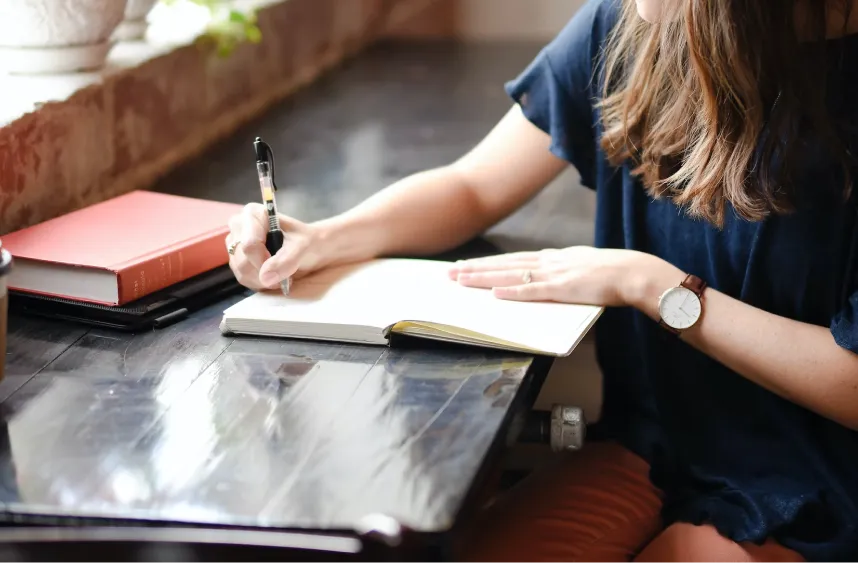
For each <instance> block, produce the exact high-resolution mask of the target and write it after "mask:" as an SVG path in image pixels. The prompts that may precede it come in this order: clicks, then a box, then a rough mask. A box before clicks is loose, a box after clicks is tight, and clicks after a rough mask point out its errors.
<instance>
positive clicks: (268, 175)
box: [253, 137, 292, 295]
mask: <svg viewBox="0 0 858 563" xmlns="http://www.w3.org/2000/svg"><path fill="white" fill-rule="evenodd" d="M253 148H254V149H255V150H256V172H257V173H258V174H259V187H260V189H261V190H262V204H263V205H264V206H265V212H266V213H267V214H268V233H267V234H266V235H265V248H267V249H268V252H269V254H271V256H274V255H275V254H277V251H279V250H280V249H281V248H282V247H283V240H284V236H283V231H282V230H281V229H280V219H279V217H278V216H277V202H276V201H275V200H274V192H276V191H277V184H276V183H275V181H274V153H273V152H272V151H271V147H269V146H268V144H267V143H266V142H265V141H263V140H262V139H261V138H259V137H256V140H255V141H254V142H253ZM291 286H292V280H291V278H286V279H285V280H282V281H281V282H280V289H282V290H283V294H284V295H289V290H290V288H291Z"/></svg>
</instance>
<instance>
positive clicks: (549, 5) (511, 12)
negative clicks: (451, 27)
mask: <svg viewBox="0 0 858 563" xmlns="http://www.w3.org/2000/svg"><path fill="white" fill-rule="evenodd" d="M583 3H584V0H459V14H458V20H459V21H458V31H459V35H460V36H461V37H463V38H466V39H520V40H536V41H547V40H549V39H551V38H552V37H554V35H556V34H557V32H559V31H560V30H561V29H562V28H563V26H564V24H566V22H567V21H569V18H571V17H572V15H573V14H574V13H575V11H576V10H577V9H578V8H579V7H580V6H581V5H582V4H583Z"/></svg>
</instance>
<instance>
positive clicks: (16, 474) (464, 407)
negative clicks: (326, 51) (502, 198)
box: [0, 44, 589, 559]
mask: <svg viewBox="0 0 858 563" xmlns="http://www.w3.org/2000/svg"><path fill="white" fill-rule="evenodd" d="M535 51H536V46H528V45H524V46H503V45H495V46H461V45H444V44H438V45H432V44H428V45H402V44H390V45H383V46H379V47H377V48H375V49H373V50H372V51H371V52H369V53H367V54H365V55H363V56H362V57H361V58H359V59H358V60H357V61H355V62H353V63H351V64H350V65H349V66H348V67H346V68H344V69H342V70H340V71H337V72H336V73H334V74H333V75H332V76H331V77H329V78H326V79H325V80H323V81H322V82H320V83H318V84H316V85H314V86H313V87H311V88H310V89H308V90H306V91H304V92H301V93H300V94H299V95H298V96H296V97H295V99H294V100H290V101H289V102H288V103H285V104H283V105H282V106H281V107H278V108H276V109H275V110H273V111H271V112H270V113H269V114H268V115H266V116H265V117H264V118H263V119H261V120H260V121H259V122H257V123H253V124H251V125H249V126H247V127H245V128H243V129H242V130H241V131H239V132H238V133H237V134H235V135H234V136H233V137H232V138H231V139H229V140H227V141H226V142H224V143H221V144H219V145H218V146H216V147H213V148H212V149H211V150H210V151H208V152H207V153H206V154H205V155H204V156H203V157H201V158H200V159H197V160H196V161H194V162H191V163H188V164H187V165H186V166H183V167H182V168H181V169H179V170H177V171H176V172H175V173H173V174H171V175H170V176H169V177H168V178H165V179H164V180H163V181H162V182H161V183H159V184H158V185H157V186H156V187H155V188H154V189H156V190H160V191H166V192H171V193H178V194H184V195H190V196H196V197H203V198H210V199H217V200H223V201H234V202H245V201H252V200H255V199H256V198H257V197H258V187H257V184H256V177H255V171H254V167H253V152H252V146H251V142H252V139H253V138H254V137H255V136H256V135H261V136H263V137H264V138H265V139H266V140H267V141H268V142H269V143H270V144H272V146H273V148H274V150H275V154H276V156H277V158H278V161H277V164H278V166H277V172H278V183H279V184H280V186H281V188H282V189H281V191H280V193H279V195H278V197H279V201H278V203H279V206H280V209H281V211H282V212H285V213H289V214H292V215H294V216H296V217H298V218H301V219H304V220H314V219H318V218H321V217H325V216H328V215H330V214H332V213H336V212H338V211H341V210H343V209H346V208H348V207H350V206H351V205H353V204H355V203H357V202H359V201H360V200H362V199H363V198H365V197H366V196H368V195H369V194H371V193H372V192H374V191H375V190H378V189H379V188H381V187H383V186H384V185H386V184H388V183H390V182H391V181H393V180H395V179H398V178H400V177H402V176H404V175H406V174H408V173H411V172H414V171H417V170H421V169H425V168H428V167H431V166H436V165H440V164H443V163H446V162H449V161H450V160H452V159H454V158H456V157H457V156H459V155H460V154H462V153H463V152H464V151H466V150H467V149H468V148H470V146H472V145H473V144H474V143H475V142H477V141H478V140H479V138H480V137H481V136H482V135H483V134H485V132H486V131H487V130H488V129H489V128H490V127H491V126H492V124H493V123H494V122H495V121H496V120H497V118H498V117H499V116H500V115H502V114H503V112H504V111H505V110H506V109H507V108H508V107H509V102H508V100H507V99H506V97H505V95H504V93H503V90H502V84H503V82H504V80H506V79H509V78H511V77H513V76H515V74H516V73H517V72H518V71H519V70H520V69H521V68H522V67H523V66H524V65H525V64H527V62H528V61H529V60H530V58H531V57H532V56H533V54H534V53H535ZM572 183H574V182H572ZM576 197H581V196H580V195H575V193H574V190H573V189H571V188H570V183H569V182H566V183H563V184H562V185H555V186H552V187H551V188H549V189H548V190H546V193H545V194H543V195H542V196H540V198H537V200H535V201H534V202H531V204H530V205H529V206H528V207H527V208H526V209H525V210H523V211H522V212H520V213H519V214H517V215H516V216H515V217H513V218H511V219H510V220H509V221H508V222H506V223H505V224H504V225H501V226H500V227H498V229H496V230H495V232H494V236H495V242H497V241H500V244H499V246H500V247H501V248H504V249H512V248H515V247H521V246H534V245H539V244H541V243H543V242H545V243H548V242H547V241H549V240H550V241H552V242H550V243H549V244H558V243H563V242H568V241H569V239H570V238H575V237H576V236H577V237H578V238H582V235H581V233H586V219H585V218H586V217H588V216H589V207H588V205H589V203H588V202H587V201H585V200H582V201H583V203H582V202H578V204H577V205H576V203H575V202H576V199H575V198H576ZM564 206H566V207H568V208H569V209H570V212H569V214H567V215H566V217H565V218H564V219H560V218H559V217H557V216H555V215H552V213H557V211H556V210H557V209H558V207H564ZM549 209H550V210H551V211H550V212H546V210H549ZM576 213H577V215H576ZM576 217H577V218H578V219H576ZM552 230H554V231H556V232H552ZM516 232H518V233H519V234H520V235H521V236H518V237H516V236H515V233H516ZM557 233H560V234H561V235H562V236H561V237H560V239H561V240H559V242H558V237H557V236H555V235H556V234H557ZM490 234H491V233H490ZM564 236H565V241H564V240H562V239H563V237H564ZM587 236H589V233H586V234H584V235H583V237H587ZM585 240H586V239H585ZM511 241H513V242H511ZM238 298H240V296H236V297H235V298H233V299H231V300H228V301H227V302H223V303H218V304H217V305H215V306H212V307H209V308H207V309H205V310H203V311H200V312H197V313H196V314H194V315H193V316H191V317H190V318H188V319H186V320H184V321H182V322H180V323H179V324H176V325H173V326H171V327H168V328H166V329H162V330H157V331H152V332H146V333H142V334H135V335H130V334H123V333H117V332H111V331H108V330H104V329H89V328H86V327H83V326H77V325H71V324H63V323H60V322H52V321H46V320H39V319H32V318H22V317H17V316H12V317H11V318H10V322H9V327H10V334H9V342H8V356H7V359H6V373H7V375H6V378H5V380H4V381H3V382H2V383H0V401H2V404H0V412H2V416H0V423H2V428H0V440H2V443H0V501H1V502H2V507H0V508H2V511H3V515H4V516H5V518H6V520H7V521H8V522H9V523H15V522H20V523H27V524H41V525H47V526H65V525H74V527H72V528H66V529H65V530H66V531H63V529H48V530H41V531H38V530H37V532H39V533H42V534H43V535H42V536H38V535H35V536H34V535H33V534H34V533H36V532H33V531H32V530H30V531H29V532H26V531H22V530H20V529H19V530H13V532H14V534H17V535H13V536H10V535H9V533H10V531H9V530H8V529H6V530H3V529H0V545H2V543H3V542H4V541H8V540H10V539H11V540H14V541H15V542H17V543H13V544H7V546H8V545H13V546H18V547H22V546H23V547H27V548H28V549H31V548H32V547H33V546H34V545H43V543H42V540H44V539H45V538H46V537H53V538H54V539H57V538H59V537H60V536H65V539H69V538H74V539H78V540H81V538H82V537H83V536H84V535H86V534H89V536H88V537H87V538H86V539H87V541H92V542H94V543H93V544H91V545H90V544H86V545H88V546H89V549H93V547H92V546H103V545H105V543H104V541H102V540H105V539H109V538H108V537H107V536H106V535H104V534H111V533H112V534H114V537H112V539H114V540H122V541H119V542H118V543H119V544H120V545H131V544H133V545H135V546H136V547H138V548H139V547H141V546H145V545H149V546H151V545H153V544H151V543H147V542H149V541H151V542H154V545H158V546H160V547H164V546H173V547H174V548H177V549H178V548H181V549H191V550H192V551H180V552H176V551H168V552H166V553H167V555H166V557H167V558H170V557H183V558H187V557H193V556H194V555H193V554H194V553H195V554H196V556H199V553H200V552H199V551H195V550H198V549H199V548H200V546H201V545H210V544H211V542H212V541H214V544H212V545H216V546H217V548H216V549H215V551H216V552H217V553H219V554H220V555H221V556H224V557H226V558H229V557H230V555H229V554H230V553H232V557H242V558H244V557H248V556H249V557H253V558H257V557H258V558H265V557H266V554H265V553H263V552H250V551H239V552H229V551H225V549H226V547H225V546H228V545H229V544H231V543H235V544H238V545H240V546H242V545H243V546H248V545H256V546H257V547H267V548H275V549H274V551H273V552H272V553H274V554H275V555H274V557H280V558H281V559H283V558H286V557H284V555H283V553H284V552H282V551H281V550H280V549H279V547H280V546H286V545H289V546H292V547H296V546H301V545H304V546H305V547H306V548H307V549H308V550H309V551H304V552H299V553H300V555H299V556H298V557H299V558H303V559H308V558H310V557H309V555H312V553H314V552H315V547H313V546H315V545H316V544H312V546H310V547H307V546H308V544H307V542H308V541H310V540H307V537H306V536H303V535H301V534H294V533H293V535H287V536H282V535H278V533H280V532H283V533H287V532H289V531H292V532H295V531H301V530H316V531H322V532H326V533H327V534H328V535H327V536H325V538H326V539H327V540H328V543H326V544H325V546H323V547H321V548H320V550H321V551H322V552H326V553H327V556H328V557H332V554H339V555H343V556H351V555H358V556H360V553H353V552H360V551H361V550H362V549H363V550H364V551H363V555H364V556H369V555H367V554H368V553H370V552H368V551H366V548H367V546H368V545H371V544H372V541H373V540H374V539H380V540H381V543H384V541H389V540H391V539H393V540H396V538H397V534H396V528H395V526H394V528H393V529H389V528H388V527H387V526H388V525H390V524H391V523H392V522H394V521H395V522H396V523H398V524H399V525H402V526H404V527H405V529H406V530H407V531H408V532H407V533H406V534H405V535H404V536H402V537H403V538H405V539H406V540H407V542H411V541H414V542H416V543H415V544H414V545H418V547H417V549H418V552H419V553H422V554H423V555H425V556H428V557H451V556H452V555H451V551H450V548H451V545H452V544H451V541H452V537H453V535H454V534H453V533H454V532H456V531H458V530H460V529H464V528H465V527H466V525H467V519H468V514H469V513H471V512H472V511H473V510H475V509H477V508H478V506H479V501H480V500H481V498H482V497H481V495H482V494H483V493H484V489H485V488H486V486H487V485H488V483H489V482H490V479H489V477H490V475H491V474H492V473H493V472H495V471H497V469H498V467H499V460H500V455H501V453H502V450H503V448H504V446H505V445H506V444H507V443H508V442H509V441H511V440H514V439H515V436H516V432H517V430H518V428H519V423H520V421H521V419H522V417H523V416H524V415H526V413H527V411H528V409H529V408H530V407H531V405H532V403H533V401H534V400H535V398H536V395H537V393H538V391H539V387H540V385H541V382H542V379H543V378H544V376H545V374H546V372H547V368H548V364H549V362H546V361H545V360H542V359H539V358H536V359H534V358H529V357H522V356H519V355H512V354H503V353H497V352H490V351H483V350H475V349H462V348H444V347H436V346H433V347H430V348H426V347H419V348H410V347H408V346H404V347H402V348H398V347H394V348H381V347H360V346H339V345H328V344H321V343H310V342H296V341H273V340H264V339H250V338H238V339H232V338H226V337H224V336H222V335H221V334H220V332H219V331H218V329H217V324H218V321H219V319H220V316H221V313H222V311H223V309H224V308H225V307H226V306H228V305H229V304H230V303H231V302H232V301H234V300H235V299H238ZM373 515H375V518H376V520H372V518H373V517H374V516H373ZM367 518H369V520H367ZM386 518H392V519H393V520H386ZM81 524H87V525H88V526H86V527H80V525H81ZM105 524H109V525H115V524H121V525H124V526H128V528H125V529H126V530H130V529H132V528H134V529H135V530H136V533H138V534H141V535H139V536H133V535H129V534H128V533H126V534H125V535H122V534H121V533H120V536H121V537H116V536H115V534H116V533H117V532H116V531H115V530H114V531H112V532H111V531H109V530H100V528H99V527H100V526H102V525H105ZM153 526H154V527H155V528H154V529H153ZM183 526H193V527H194V528H195V529H194V530H184V535H182V534H180V535H179V536H177V537H178V538H179V541H178V542H177V540H176V537H174V536H171V537H172V540H170V539H168V538H166V537H165V536H163V534H165V533H168V532H169V533H172V532H170V530H173V531H174V530H175V528H176V527H179V528H180V529H181V527H183ZM365 526H369V527H370V529H376V531H385V532H384V533H378V534H375V535H373V534H370V535H363V536H361V535H360V534H356V531H357V532H359V531H360V530H361V529H362V527H365ZM164 527H168V528H169V529H168V530H165V529H164ZM373 527H374V528H373ZM259 529H265V530H268V531H270V533H268V534H265V535H249V534H253V533H254V531H258V530H259ZM68 530H72V531H68ZM99 530H100V531H99ZM200 530H202V532H201V531H200ZM206 530H208V531H209V532H210V531H211V530H218V532H217V533H216V534H215V536H214V537H216V538H217V539H216V540H211V536H206V537H207V538H209V539H208V540H206V539H204V538H202V537H199V536H198V535H194V534H200V533H205V532H206ZM278 531H279V532H278ZM25 532H26V534H29V535H26V534H25ZM4 534H6V535H4ZM21 534H25V535H21ZM99 534H101V535H99ZM158 534H161V535H158ZM229 534H243V535H239V536H236V537H232V536H230V535H229ZM355 537H357V538H358V540H359V541H358V543H357V544H355V543H354V542H352V543H348V542H349V541H351V540H352V539H353V538H355ZM135 538H136V539H140V540H142V543H139V544H135V543H134V542H133V541H130V540H134V539H135ZM403 541H405V540H403ZM123 542H124V543H123ZM183 542H185V543H186V544H187V545H184V544H183ZM338 542H339V543H338ZM360 542H364V543H360ZM407 542H406V544H402V545H400V546H399V547H403V545H410V544H408V543H407ZM108 543H109V542H108ZM311 543H312V542H311ZM394 543H395V541H394ZM78 545H81V544H78ZM176 546H179V547H176ZM61 549H68V550H67V551H60V552H58V556H60V557H63V558H70V557H73V555H72V554H73V552H72V551H70V549H71V548H70V547H68V546H65V545H64V544H63V547H62V548H61ZM27 553H31V552H30V551H18V552H15V551H12V552H9V551H5V552H4V551H2V549H0V558H7V557H6V556H8V558H16V557H21V556H22V554H24V555H26V554H27ZM95 553H96V552H94V551H88V552H86V551H85V552H84V555H82V556H85V555H89V556H93V557H97V556H96V555H95ZM98 553H101V552H98ZM134 553H136V554H138V555H139V552H134ZM177 553H178V555H177ZM373 553H375V556H377V555H378V552H373ZM128 554H129V552H128V551H118V552H113V553H112V554H111V556H115V557H126V556H128ZM163 554H164V552H163V551H159V552H152V551H146V552H145V557H147V558H159V557H160V556H162V555H163ZM189 554H191V555H189ZM236 554H237V555H236ZM308 554H309V555H308ZM427 554H428V555H427ZM55 555H56V554H55ZM108 557H109V556H108ZM206 557H207V558H211V554H208V555H207V556H206Z"/></svg>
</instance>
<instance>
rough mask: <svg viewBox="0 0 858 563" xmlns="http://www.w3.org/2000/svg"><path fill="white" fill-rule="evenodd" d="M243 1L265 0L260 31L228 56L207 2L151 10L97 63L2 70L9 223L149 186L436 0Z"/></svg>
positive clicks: (11, 226) (0, 209)
mask: <svg viewBox="0 0 858 563" xmlns="http://www.w3.org/2000/svg"><path fill="white" fill-rule="evenodd" d="M237 1H238V2H239V3H240V4H244V5H256V6H259V9H258V18H259V20H258V25H259V27H260V29H261V30H262V36H263V40H262V42H261V43H259V44H243V45H240V46H239V47H238V48H237V49H236V50H235V51H234V52H233V53H231V54H230V55H229V56H227V57H220V56H218V55H217V54H216V53H215V52H214V51H213V49H211V48H207V47H206V44H205V43H204V42H199V41H198V39H199V38H200V37H201V36H202V35H203V32H204V30H205V26H206V23H207V19H206V18H205V17H204V16H203V15H202V14H200V16H199V18H197V19H195V18H194V17H182V18H176V17H175V15H174V14H170V15H172V17H168V14H166V12H165V13H164V14H156V13H153V14H152V17H151V21H152V23H151V25H150V28H149V31H148V33H147V38H146V41H140V42H127V43H119V44H117V45H116V46H115V47H114V48H113V49H112V51H111V53H110V56H109V58H108V62H107V64H106V65H105V67H104V68H103V69H101V70H100V71H98V72H93V73H79V74H68V75H59V76H4V77H2V78H0V88H2V90H3V92H4V95H3V99H2V100H0V235H2V234H5V233H7V232H10V231H13V230H17V229H20V228H23V227H26V226H29V225H32V224H34V223H38V222H41V221H44V220H46V219H49V218H51V217H54V216H57V215H59V214H62V213H67V212H69V211H72V210H74V209H78V208H80V207H83V206H86V205H90V204H92V203H95V202H97V201H101V200H104V199H107V198H109V197H113V196H115V195H118V194H120V193H124V192H127V191H130V190H133V189H141V188H146V187H147V186H148V185H151V183H152V182H153V181H154V180H156V179H157V178H158V177H159V176H161V175H162V174H164V173H166V172H167V171H169V170H170V169H171V168H173V167H175V166H176V165H178V164H180V163H181V162H183V161H185V160H187V159H188V158H191V157H193V156H195V155H196V154H199V153H200V152H201V151H203V150H204V149H205V148H206V147H208V146H209V145H211V144H212V143H214V142H216V141H217V140H219V139H221V138H223V137H225V136H227V135H229V134H230V133H231V132H232V131H234V130H235V129H237V128H238V127H240V126H241V125H242V124H244V123H246V122H247V121H248V120H250V119H252V118H254V117H256V116H257V115H259V114H260V113H262V112H263V111H265V110H266V109H268V108H269V107H270V106H271V105H272V104H275V103H277V102H279V101H281V100H282V99H284V98H286V97H288V96H289V95H290V94H291V93H292V92H294V91H295V90H296V89H298V88H300V87H301V86H303V85H305V84H307V83H309V82H311V81H313V80H314V79H315V78H317V77H318V76H319V75H320V74H321V73H323V72H325V71H326V70H328V69H329V68H331V67H332V66H334V65H336V64H338V63H339V62H341V61H342V60H343V59H345V58H347V57H349V56H352V55H354V54H356V53H357V52H359V51H360V50H361V49H362V48H363V47H364V46H365V45H366V44H368V43H369V42H371V41H373V40H374V39H376V38H377V37H378V36H379V35H381V34H382V33H383V32H384V31H385V29H386V28H387V23H388V21H389V20H390V18H392V17H394V16H393V14H394V13H400V12H401V11H402V10H403V7H406V8H407V6H408V5H409V4H412V5H420V4H426V3H427V2H426V0H395V1H393V2H391V1H390V0H349V2H348V4H344V3H343V2H342V0H237ZM344 6H347V8H346V7H344ZM159 18H160V19H159Z"/></svg>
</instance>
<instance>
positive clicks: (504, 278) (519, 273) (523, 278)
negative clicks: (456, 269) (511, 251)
mask: <svg viewBox="0 0 858 563" xmlns="http://www.w3.org/2000/svg"><path fill="white" fill-rule="evenodd" d="M528 274H529V275H530V282H531V283H533V282H539V281H545V279H546V273H545V272H544V271H543V270H530V269H526V268H522V269H514V270H493V271H477V272H473V273H460V274H459V276H458V278H457V279H458V282H459V283H460V284H462V285H464V286H467V287H481V288H486V289H491V288H493V287H505V286H513V285H521V284H524V283H527V282H528V279H527V276H528Z"/></svg>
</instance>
